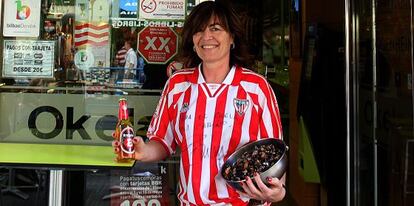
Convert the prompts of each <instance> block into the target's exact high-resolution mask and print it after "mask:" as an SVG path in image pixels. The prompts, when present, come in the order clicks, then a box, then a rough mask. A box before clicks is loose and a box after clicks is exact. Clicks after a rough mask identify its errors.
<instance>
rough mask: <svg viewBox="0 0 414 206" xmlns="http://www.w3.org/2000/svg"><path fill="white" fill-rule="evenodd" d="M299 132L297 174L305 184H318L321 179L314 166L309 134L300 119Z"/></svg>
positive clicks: (314, 161)
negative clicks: (298, 173)
mask: <svg viewBox="0 0 414 206" xmlns="http://www.w3.org/2000/svg"><path fill="white" fill-rule="evenodd" d="M299 130H300V135H299V138H300V139H299V162H300V165H299V172H300V174H301V175H302V176H303V179H304V180H305V181H306V182H312V183H320V182H321V179H320V176H319V171H318V167H317V165H316V160H315V155H314V154H313V149H312V144H311V141H310V138H309V132H308V130H307V128H306V125H305V122H304V121H303V118H302V117H300V119H299Z"/></svg>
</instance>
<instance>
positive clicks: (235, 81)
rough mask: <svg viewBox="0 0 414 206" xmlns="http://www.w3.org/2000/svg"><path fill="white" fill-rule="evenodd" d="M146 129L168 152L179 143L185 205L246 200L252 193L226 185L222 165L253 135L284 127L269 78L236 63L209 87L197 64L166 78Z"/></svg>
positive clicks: (181, 196)
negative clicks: (213, 89) (225, 74)
mask: <svg viewBox="0 0 414 206" xmlns="http://www.w3.org/2000/svg"><path fill="white" fill-rule="evenodd" d="M215 87H217V85H215ZM147 135H148V137H149V138H150V139H151V140H153V141H159V142H160V143H162V145H163V146H164V148H165V149H166V151H167V152H168V153H169V154H172V153H174V152H175V151H176V149H177V147H180V148H181V159H180V181H179V183H180V185H179V186H180V192H179V194H178V198H179V200H180V201H181V205H229V204H230V205H247V201H248V198H246V197H241V196H240V195H239V194H238V193H237V192H236V191H235V190H234V189H233V188H231V187H230V186H229V185H226V182H225V180H224V179H223V177H222V176H221V174H220V169H221V166H222V165H223V164H224V161H225V160H226V159H227V158H228V157H229V156H230V155H231V154H232V153H233V152H234V151H235V150H236V149H237V148H239V147H241V146H242V145H244V144H246V143H248V142H250V141H254V140H257V139H260V138H265V137H269V138H280V139H282V127H281V119H280V115H279V109H278V105H277V101H276V97H275V94H274V92H273V90H272V89H271V87H270V85H269V84H268V82H267V81H266V79H265V78H263V77H262V76H260V75H258V74H256V73H254V72H252V71H251V70H248V69H245V68H241V67H236V66H233V67H232V68H231V70H230V72H229V74H228V75H227V77H226V78H225V80H224V81H223V83H221V84H220V85H218V88H216V89H215V91H214V92H211V91H210V89H209V87H208V86H207V83H206V82H205V80H204V77H203V75H202V74H201V72H200V66H199V67H198V68H196V69H192V70H181V71H178V72H177V73H175V74H174V75H173V76H172V77H171V78H170V79H169V80H168V81H167V83H166V85H165V88H164V90H163V93H162V95H161V98H160V101H159V103H158V106H157V108H156V111H155V113H154V115H153V118H152V120H151V124H150V126H149V129H148V134H147Z"/></svg>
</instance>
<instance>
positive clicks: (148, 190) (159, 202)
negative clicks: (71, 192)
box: [102, 162, 178, 206]
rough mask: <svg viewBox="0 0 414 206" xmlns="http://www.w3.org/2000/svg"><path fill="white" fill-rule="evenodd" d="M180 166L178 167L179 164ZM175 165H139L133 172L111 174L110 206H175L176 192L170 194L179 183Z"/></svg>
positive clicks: (136, 164) (137, 163)
mask: <svg viewBox="0 0 414 206" xmlns="http://www.w3.org/2000/svg"><path fill="white" fill-rule="evenodd" d="M177 164H178V163H177ZM171 165H172V164H166V163H142V162H136V163H135V165H134V167H133V169H132V171H131V172H130V171H116V170H112V171H111V181H110V182H111V192H110V194H109V195H107V196H104V197H103V198H102V199H103V200H106V199H110V200H111V201H110V206H134V205H136V206H168V205H176V204H174V200H175V199H176V198H175V197H176V192H174V191H172V192H171V191H170V190H171V189H170V185H173V186H176V184H174V183H173V182H171V181H174V180H175V179H176V174H178V173H177V172H176V171H174V167H171Z"/></svg>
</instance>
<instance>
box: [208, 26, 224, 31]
mask: <svg viewBox="0 0 414 206" xmlns="http://www.w3.org/2000/svg"><path fill="white" fill-rule="evenodd" d="M210 30H211V31H220V30H221V29H220V28H219V27H211V28H210Z"/></svg>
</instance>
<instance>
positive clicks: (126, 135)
mask: <svg viewBox="0 0 414 206" xmlns="http://www.w3.org/2000/svg"><path fill="white" fill-rule="evenodd" d="M119 136H120V141H121V150H122V151H123V152H125V153H127V154H133V153H134V152H135V150H134V143H133V142H132V140H133V139H134V130H133V129H132V127H129V126H127V127H125V128H123V129H122V131H121V134H120V135H119Z"/></svg>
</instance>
